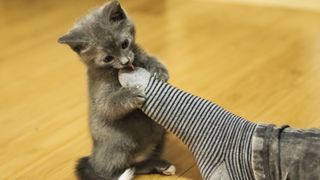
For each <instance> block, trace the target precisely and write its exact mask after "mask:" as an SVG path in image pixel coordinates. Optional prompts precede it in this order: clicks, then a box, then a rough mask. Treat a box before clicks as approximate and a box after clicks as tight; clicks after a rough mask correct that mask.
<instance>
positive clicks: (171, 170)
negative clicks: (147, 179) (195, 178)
mask: <svg viewBox="0 0 320 180" xmlns="http://www.w3.org/2000/svg"><path fill="white" fill-rule="evenodd" d="M162 174H164V175H167V176H173V175H175V174H176V167H175V166H174V165H170V166H169V167H168V168H167V169H165V170H163V171H162Z"/></svg>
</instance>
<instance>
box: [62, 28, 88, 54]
mask: <svg viewBox="0 0 320 180" xmlns="http://www.w3.org/2000/svg"><path fill="white" fill-rule="evenodd" d="M58 42H59V43H61V44H67V45H69V46H70V47H71V49H72V50H74V51H75V52H76V53H80V52H81V50H83V49H85V48H86V47H87V45H88V42H87V41H85V39H84V36H83V35H82V34H80V33H77V32H76V31H70V32H68V33H67V34H65V35H63V36H61V37H60V38H59V39H58Z"/></svg>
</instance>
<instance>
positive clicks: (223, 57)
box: [0, 0, 320, 180]
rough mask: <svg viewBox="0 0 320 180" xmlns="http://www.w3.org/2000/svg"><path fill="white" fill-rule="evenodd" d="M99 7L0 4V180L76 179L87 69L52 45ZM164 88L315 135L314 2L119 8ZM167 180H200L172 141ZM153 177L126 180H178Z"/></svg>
mask: <svg viewBox="0 0 320 180" xmlns="http://www.w3.org/2000/svg"><path fill="white" fill-rule="evenodd" d="M104 3H105V1H104V0H68V1H66V0H65V1H62V0H55V1H49V0H31V1H26V0H10V1H8V0H0V37H1V38H0V39H1V43H0V83H1V86H0V162H1V164H0V172H1V173H0V179H55V180H56V179H75V176H74V173H73V168H74V165H75V162H76V160H77V159H78V158H79V157H82V156H85V155H88V154H89V153H90V149H91V139H90V136H89V132H88V128H87V84H86V69H85V66H84V65H83V64H81V63H80V61H79V60H78V57H77V55H76V54H75V53H73V52H72V51H71V50H70V49H69V48H68V47H67V46H64V45H60V44H58V43H57V38H58V37H59V36H61V35H63V34H64V33H65V32H67V30H68V29H69V28H70V27H71V26H72V25H73V24H74V22H75V21H76V19H77V18H78V17H80V16H81V15H84V14H85V13H86V12H87V11H88V10H90V9H92V8H94V7H97V6H100V5H102V4H104ZM121 3H122V5H123V6H124V7H125V9H126V10H127V12H128V13H129V15H130V16H131V17H132V19H133V20H134V22H135V23H136V28H137V42H138V43H139V44H140V45H141V46H142V47H144V48H145V49H147V50H148V52H149V53H151V54H153V55H155V56H157V57H159V58H160V59H162V60H163V62H164V63H165V64H166V65H167V67H168V68H169V72H170V74H171V79H170V82H171V83H172V84H174V85H175V86H178V87H180V88H182V89H184V90H186V91H189V92H191V93H193V94H196V95H199V96H202V97H204V98H207V99H209V100H212V101H214V102H216V103H218V104H220V105H222V106H224V107H225V108H226V109H229V110H231V111H233V112H234V113H236V114H238V115H241V116H243V117H246V118H248V119H250V120H252V121H254V122H265V123H275V124H277V125H282V124H290V125H291V126H292V127H296V128H309V127H318V128H319V127H320V83H319V82H320V21H319V19H320V1H319V0H308V1H301V0H281V1H280V0H121ZM165 156H166V158H167V159H169V160H171V161H172V162H173V163H174V164H175V165H176V166H177V168H178V172H177V177H178V176H179V177H181V179H195V180H198V179H199V180H200V179H201V178H200V176H199V172H198V169H197V168H196V166H195V163H194V160H193V158H192V156H191V155H190V153H189V152H188V151H187V150H186V148H185V147H184V145H183V144H181V142H180V141H179V140H177V139H176V138H174V137H173V136H172V135H169V137H168V143H167V150H166V153H165ZM177 177H162V176H157V175H149V176H140V177H138V178H137V179H177Z"/></svg>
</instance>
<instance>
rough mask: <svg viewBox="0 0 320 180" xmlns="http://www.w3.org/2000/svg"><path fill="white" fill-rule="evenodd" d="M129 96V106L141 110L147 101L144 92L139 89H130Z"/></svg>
mask: <svg viewBox="0 0 320 180" xmlns="http://www.w3.org/2000/svg"><path fill="white" fill-rule="evenodd" d="M128 89H129V91H130V94H129V104H130V106H131V107H132V108H141V106H142V105H143V104H144V102H145V101H146V96H145V93H144V91H142V90H141V89H139V88H128Z"/></svg>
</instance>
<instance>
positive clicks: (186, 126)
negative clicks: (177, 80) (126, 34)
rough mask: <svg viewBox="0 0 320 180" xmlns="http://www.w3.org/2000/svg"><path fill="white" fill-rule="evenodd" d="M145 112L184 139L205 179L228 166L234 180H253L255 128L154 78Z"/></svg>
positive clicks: (148, 93)
mask: <svg viewBox="0 0 320 180" xmlns="http://www.w3.org/2000/svg"><path fill="white" fill-rule="evenodd" d="M145 94H146V102H145V104H144V105H143V107H142V110H143V111H144V112H145V113H146V114H147V115H148V116H150V117H151V118H152V119H153V120H154V121H156V122H158V123H159V124H160V125H162V126H163V127H165V128H166V129H167V130H169V131H171V132H172V133H173V134H175V135H176V136H177V137H178V138H179V139H181V140H182V141H183V142H184V143H185V144H186V145H187V147H188V148H189V150H190V151H191V152H192V153H193V155H194V156H195V158H196V161H197V165H198V167H199V169H200V172H201V174H202V176H203V178H204V179H209V177H210V176H211V174H212V173H213V171H214V170H215V168H216V167H217V166H218V165H220V164H221V163H222V162H225V165H226V168H227V171H228V174H229V176H230V177H231V179H234V180H241V179H248V180H251V179H254V175H253V171H252V166H251V139H252V135H253V132H254V130H255V127H256V124H254V123H251V122H249V121H247V120H245V119H243V118H241V117H239V116H236V115H234V114H232V113H231V112H229V111H226V110H225V109H223V108H222V107H220V106H218V105H216V104H213V103H211V102H209V101H207V100H205V99H202V98H200V97H197V96H194V95H191V94H189V93H186V92H184V91H182V90H180V89H177V88H175V87H173V86H171V85H169V84H167V83H165V82H162V81H159V80H157V79H155V78H154V77H151V78H150V80H149V83H148V85H147V87H146V88H145Z"/></svg>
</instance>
